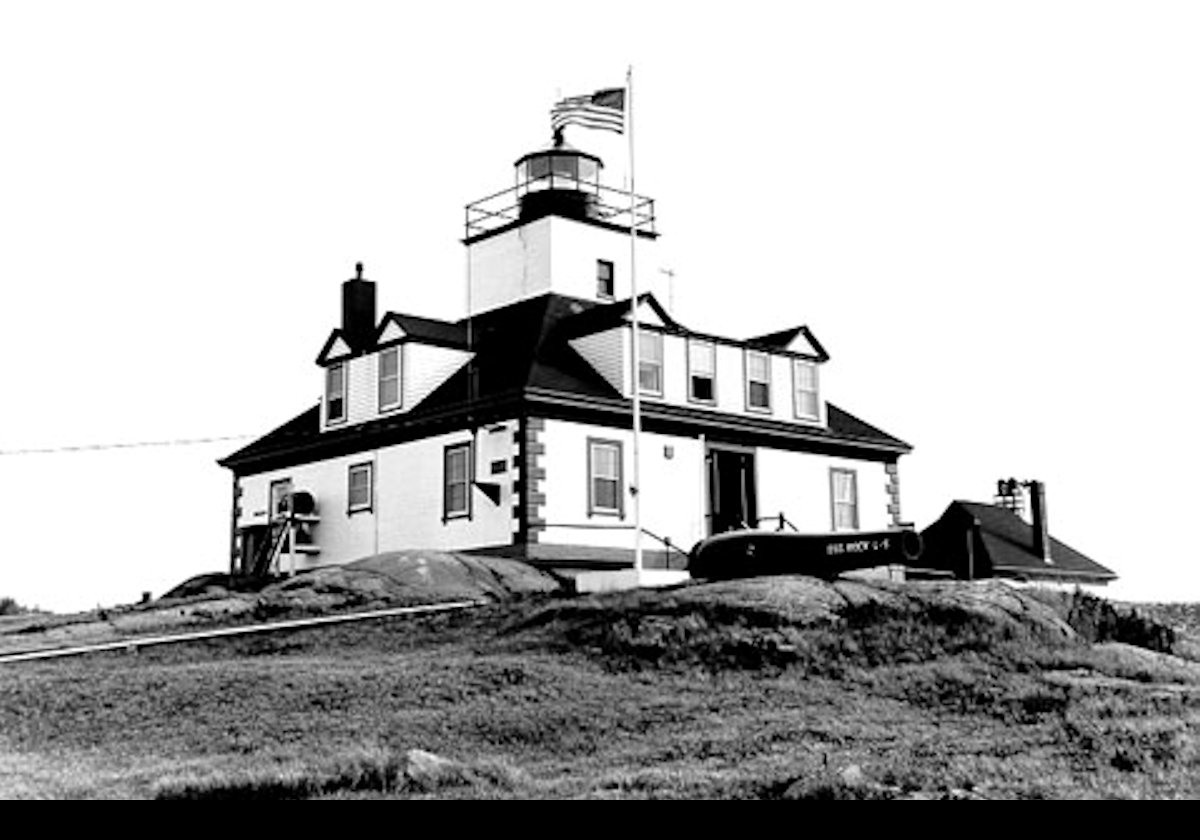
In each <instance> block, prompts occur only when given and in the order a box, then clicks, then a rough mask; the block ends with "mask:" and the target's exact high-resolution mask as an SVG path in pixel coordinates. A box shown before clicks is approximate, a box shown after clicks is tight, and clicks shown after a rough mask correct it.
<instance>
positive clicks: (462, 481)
mask: <svg viewBox="0 0 1200 840" xmlns="http://www.w3.org/2000/svg"><path fill="white" fill-rule="evenodd" d="M442 478H443V483H442V519H443V520H448V519H460V518H464V517H465V518H470V516H471V444H470V443H456V444H454V445H453V446H447V447H446V450H445V456H444V464H443V470H442Z"/></svg>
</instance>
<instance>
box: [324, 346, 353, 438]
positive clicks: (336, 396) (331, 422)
mask: <svg viewBox="0 0 1200 840" xmlns="http://www.w3.org/2000/svg"><path fill="white" fill-rule="evenodd" d="M347 373H348V371H347V370H346V365H345V363H344V362H336V363H335V364H332V365H330V366H329V367H327V368H325V425H327V426H335V425H337V424H338V423H344V422H346V391H347V389H346V378H347ZM335 374H337V376H338V378H339V379H340V380H341V387H340V388H339V389H338V392H337V393H334V389H333V379H334V375H335ZM335 400H336V404H337V406H338V409H339V411H338V413H337V415H334V412H333V407H334V405H335Z"/></svg>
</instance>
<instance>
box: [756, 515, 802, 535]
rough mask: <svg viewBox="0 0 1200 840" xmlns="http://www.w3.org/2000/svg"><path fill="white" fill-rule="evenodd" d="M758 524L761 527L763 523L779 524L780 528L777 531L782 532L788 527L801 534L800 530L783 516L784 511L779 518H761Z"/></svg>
mask: <svg viewBox="0 0 1200 840" xmlns="http://www.w3.org/2000/svg"><path fill="white" fill-rule="evenodd" d="M758 522H759V525H760V526H761V524H762V523H763V522H778V523H779V527H778V528H776V529H775V530H776V531H782V530H783V529H784V528H785V527H786V528H790V529H792V531H793V532H795V533H797V534H798V533H800V529H799V528H797V527H796V526H795V525H794V524H793V523H792V522H791V521H790V520H788V518H787V517H786V516H784V515H783V511H780V512H779V515H778V516H760V517H759V518H758Z"/></svg>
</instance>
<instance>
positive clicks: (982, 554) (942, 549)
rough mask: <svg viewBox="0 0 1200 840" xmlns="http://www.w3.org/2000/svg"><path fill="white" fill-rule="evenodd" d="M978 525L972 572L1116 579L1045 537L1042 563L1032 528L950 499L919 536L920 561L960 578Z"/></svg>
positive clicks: (989, 508)
mask: <svg viewBox="0 0 1200 840" xmlns="http://www.w3.org/2000/svg"><path fill="white" fill-rule="evenodd" d="M976 521H977V522H978V523H979V539H978V540H977V541H976V544H975V551H976V557H975V564H976V567H975V568H976V571H977V573H981V574H986V573H987V572H988V570H990V573H991V574H992V575H994V576H996V577H1014V578H1022V579H1027V580H1057V581H1066V582H1071V581H1077V582H1080V583H1101V582H1107V581H1110V580H1115V579H1116V577H1117V575H1116V573H1114V572H1113V571H1112V570H1111V569H1109V568H1107V567H1105V566H1102V565H1101V564H1099V563H1097V562H1096V561H1095V560H1093V559H1091V558H1090V557H1088V556H1087V555H1085V554H1083V553H1081V552H1079V551H1076V550H1075V549H1074V548H1072V547H1071V546H1069V545H1067V544H1066V543H1064V542H1061V541H1059V540H1057V539H1055V538H1054V537H1053V536H1051V537H1050V559H1051V561H1052V562H1050V563H1047V562H1046V561H1045V560H1043V559H1042V557H1041V556H1040V555H1038V554H1035V553H1034V551H1033V527H1032V526H1031V525H1030V524H1029V523H1028V522H1026V521H1025V520H1023V519H1021V517H1019V516H1017V515H1016V514H1015V513H1013V512H1012V511H1011V510H1009V509H1007V508H1003V507H998V506H997V505H989V504H983V503H980V502H967V501H961V500H959V501H954V502H952V503H951V504H950V505H949V506H948V507H947V508H946V510H945V512H944V513H943V514H942V516H941V518H940V519H938V521H937V522H935V523H933V524H932V525H930V526H929V527H928V528H926V529H925V530H924V531H922V532H921V536H922V539H923V540H924V542H925V552H924V558H923V560H922V562H923V563H928V564H930V565H931V567H933V568H946V569H949V570H951V571H955V573H956V574H960V576H963V577H965V576H966V575H965V574H962V570H963V568H964V565H963V564H964V563H965V559H964V558H965V551H966V549H965V546H966V534H967V532H968V530H969V529H970V528H971V527H972V526H973V523H974V522H976Z"/></svg>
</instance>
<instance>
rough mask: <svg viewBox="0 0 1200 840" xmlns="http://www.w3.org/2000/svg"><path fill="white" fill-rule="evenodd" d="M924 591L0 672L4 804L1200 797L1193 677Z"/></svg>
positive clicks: (475, 618) (1183, 667)
mask: <svg viewBox="0 0 1200 840" xmlns="http://www.w3.org/2000/svg"><path fill="white" fill-rule="evenodd" d="M831 591H832V590H831ZM847 591H848V590H847ZM915 591H916V590H905V591H903V592H901V595H900V596H898V598H892V599H891V600H890V601H888V602H886V603H880V602H876V601H869V600H868V601H865V602H859V603H855V602H854V600H853V599H843V600H844V601H845V603H841V604H840V606H839V608H838V609H837V610H835V611H834V612H833V613H829V614H822V613H820V612H819V611H817V612H814V611H813V610H811V609H805V610H801V609H798V608H797V604H796V602H795V599H796V597H798V596H797V595H796V594H795V591H793V590H791V589H788V587H787V586H786V585H785V581H784V580H783V579H777V580H775V581H767V582H762V581H759V582H746V583H744V584H725V585H723V586H720V587H717V586H691V587H685V588H681V589H678V590H674V591H665V592H659V593H626V594H621V595H611V596H604V597H599V596H596V597H588V598H570V597H552V596H540V597H531V598H525V599H519V600H516V601H511V602H506V603H499V604H493V605H490V606H486V607H483V608H480V609H476V610H471V611H467V612H461V613H455V614H441V615H433V616H428V617H422V618H395V619H383V620H379V621H375V622H367V623H362V624H354V625H345V626H338V627H326V628H320V629H311V630H301V631H293V632H288V633H286V634H285V633H278V634H268V635H259V636H250V637H242V638H236V639H224V640H220V641H212V642H204V643H201V642H196V643H188V644H181V645H174V646H168V647H162V648H154V649H146V650H143V651H141V652H139V653H137V654H127V653H107V654H98V655H92V656H87V657H77V658H72V659H64V660H58V661H51V662H42V663H25V664H21V665H9V666H0V668H2V669H3V670H2V671H0V794H2V795H3V796H5V797H8V798H14V797H52V798H64V797H70V798H150V797H159V798H316V797H322V798H410V797H438V798H448V797H456V798H555V799H558V798H754V799H758V798H769V799H772V798H854V799H863V798H1000V799H1008V798H1101V797H1104V798H1106V797H1122V798H1126V797H1129V798H1176V797H1187V798H1192V797H1195V796H1197V795H1200V774H1198V773H1197V770H1198V769H1200V740H1198V736H1200V665H1198V664H1196V663H1194V662H1192V661H1190V660H1188V659H1185V658H1179V657H1172V656H1167V655H1165V654H1161V653H1155V652H1152V651H1149V650H1146V649H1143V648H1138V647H1131V646H1128V645H1123V644H1119V643H1104V644H1090V643H1086V642H1083V641H1080V640H1078V639H1072V638H1068V637H1067V636H1066V635H1064V634H1063V633H1062V632H1058V631H1056V630H1055V629H1054V627H1053V626H1052V624H1049V623H1047V622H1045V621H1041V622H1035V621H1023V620H1016V619H1013V618H1012V617H1011V615H1008V614H1006V615H1004V616H997V615H993V614H991V613H984V612H980V611H978V610H972V609H964V608H960V607H956V606H954V605H953V604H951V603H949V602H946V601H944V600H943V601H931V600H929V599H927V598H926V599H922V598H917V597H915V596H912V594H911V593H912V592H915ZM806 597H808V596H806ZM1021 603H1022V604H1024V606H1023V607H1022V609H1027V610H1031V611H1032V610H1035V608H1037V606H1038V605H1037V602H1036V601H1035V599H1025V600H1024V601H1022V602H1021ZM1060 606H1061V605H1060ZM1010 612H1011V610H1010ZM1063 614H1064V615H1065V614H1066V613H1065V612H1064V613H1063ZM413 750H421V751H427V752H429V753H433V754H436V756H440V757H441V758H443V759H445V760H446V761H445V762H444V763H440V764H438V765H437V767H436V772H430V773H421V772H416V771H415V770H414V765H413V762H414V760H417V759H419V758H420V756H416V758H414V754H412V753H411V751H413Z"/></svg>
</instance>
